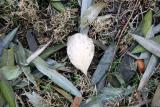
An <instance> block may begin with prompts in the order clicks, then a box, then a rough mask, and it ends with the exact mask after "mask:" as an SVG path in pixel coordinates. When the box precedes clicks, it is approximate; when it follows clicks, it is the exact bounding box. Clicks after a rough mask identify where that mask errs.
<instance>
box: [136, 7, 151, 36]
mask: <svg viewBox="0 0 160 107" xmlns="http://www.w3.org/2000/svg"><path fill="white" fill-rule="evenodd" d="M151 25H152V10H151V9H150V10H148V11H147V13H146V14H145V15H144V18H143V19H142V21H141V23H140V25H139V26H138V28H137V31H136V32H139V33H142V35H143V36H144V37H146V34H147V32H148V31H149V29H150V27H151Z"/></svg>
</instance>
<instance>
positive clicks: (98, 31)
mask: <svg viewBox="0 0 160 107" xmlns="http://www.w3.org/2000/svg"><path fill="white" fill-rule="evenodd" d="M40 1H41V2H44V4H40ZM100 1H104V2H105V3H108V4H109V6H108V7H106V8H105V9H104V10H103V11H102V12H101V13H100V15H106V14H109V15H111V16H112V17H110V18H108V19H106V20H105V21H104V22H103V23H100V22H97V21H95V22H94V23H92V24H91V25H90V30H89V37H91V38H93V39H96V40H98V41H100V42H101V43H102V44H103V45H107V46H108V45H110V44H111V42H113V41H114V42H116V43H117V41H119V40H120V43H119V45H118V48H119V50H118V52H117V55H116V57H115V59H114V61H113V63H112V65H111V68H110V70H109V71H110V73H112V72H116V71H118V69H119V65H120V64H121V58H122V55H121V54H120V53H119V52H123V50H124V51H126V50H129V49H130V47H132V45H133V40H132V38H130V37H129V35H128V34H127V32H128V30H129V29H130V26H129V25H128V26H127V27H126V29H124V33H123V35H122V37H121V38H119V35H120V34H119V31H121V30H122V29H123V28H124V25H125V24H126V23H127V20H128V19H129V16H130V14H131V10H133V6H134V4H135V1H136V0H133V1H123V0H122V2H120V1H106V0H96V2H100ZM49 3H50V2H49V1H47V2H45V1H44V0H21V2H20V4H19V5H18V4H17V3H16V0H13V1H12V2H5V3H4V4H3V5H2V1H0V8H1V10H0V34H3V33H5V32H8V31H9V30H10V29H12V28H13V27H15V26H17V25H20V29H19V32H18V34H17V38H18V39H19V40H20V41H21V42H22V43H23V45H24V46H25V48H28V46H27V45H26V39H25V35H26V32H27V30H28V29H33V30H35V31H36V32H37V33H36V38H37V40H38V42H39V44H40V45H43V44H45V43H47V41H48V40H49V39H50V38H51V37H53V43H52V45H53V46H54V45H56V44H62V43H66V41H67V38H68V36H70V35H71V34H72V33H74V32H78V25H79V19H80V17H79V15H80V11H79V8H80V7H79V6H78V2H77V0H70V1H69V2H67V1H66V2H64V6H65V7H66V8H67V10H66V11H64V12H61V13H59V12H57V11H56V10H55V9H54V8H52V7H51V6H49V5H48V4H49ZM151 4H152V3H150V2H148V4H147V3H145V5H143V4H141V3H140V4H139V6H137V7H136V10H135V12H134V14H133V16H132V18H131V22H132V21H133V20H132V19H134V20H135V21H133V23H135V25H136V26H137V24H138V23H139V19H141V18H142V15H141V14H140V15H137V13H142V12H143V11H146V10H147V9H148V8H152V6H151ZM129 24H132V23H130V22H129ZM133 27H134V26H133ZM65 51H66V50H65V49H64V50H61V51H58V52H56V53H55V54H53V55H52V56H51V57H50V58H52V59H56V60H57V61H58V62H62V63H66V67H67V68H69V69H70V70H71V72H65V71H59V72H60V73H61V74H62V75H64V76H65V77H67V78H68V79H69V80H70V81H72V82H73V83H74V85H75V86H76V87H77V88H78V89H79V90H80V91H81V92H82V93H83V97H84V99H83V100H86V99H88V98H89V97H91V96H93V95H96V93H97V92H96V90H95V87H94V86H92V85H91V82H90V79H91V76H92V74H93V72H94V70H95V69H96V66H97V64H98V62H99V58H100V56H101V55H103V51H102V50H101V49H99V48H97V47H96V54H95V59H94V60H95V62H94V63H93V64H92V65H91V68H90V69H91V70H90V71H89V73H88V74H89V75H88V78H87V77H85V76H84V75H83V74H82V73H80V71H79V70H77V69H76V68H75V67H73V66H72V65H71V64H70V62H69V60H68V59H67V56H66V52H65ZM63 59H65V60H63ZM20 78H21V79H26V78H25V77H24V76H22V77H20ZM139 79H140V74H138V73H137V75H136V76H135V77H134V78H133V79H132V80H131V81H130V82H129V83H130V85H137V84H138V82H139ZM157 81H159V78H158V79H157V77H155V78H152V80H150V81H149V83H148V85H147V86H148V89H149V91H150V92H152V94H151V96H152V95H153V92H154V91H155V89H156V86H157ZM54 86H55V84H53V83H51V81H50V80H48V78H46V77H43V79H41V80H39V84H38V87H34V86H32V85H28V86H26V87H24V88H23V89H19V90H16V89H15V90H14V91H15V93H16V95H17V97H18V98H19V99H21V100H22V102H24V103H25V104H26V105H28V107H30V104H29V102H28V99H27V98H26V97H25V96H23V93H24V92H25V91H26V90H27V91H36V92H38V94H40V95H41V96H42V97H43V98H44V99H45V100H46V101H47V102H48V103H49V104H51V105H52V106H53V107H54V106H57V107H63V106H66V107H69V105H70V102H69V101H67V100H66V99H65V98H64V97H63V96H62V95H61V94H59V93H58V92H57V91H56V90H54V89H53V88H52V87H54ZM125 100H127V101H126V102H128V99H125ZM124 102H125V101H124ZM19 103H20V101H19Z"/></svg>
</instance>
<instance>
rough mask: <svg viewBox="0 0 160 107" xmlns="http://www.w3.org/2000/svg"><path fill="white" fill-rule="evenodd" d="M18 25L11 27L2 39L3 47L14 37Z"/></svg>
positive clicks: (7, 45) (6, 46)
mask: <svg viewBox="0 0 160 107" xmlns="http://www.w3.org/2000/svg"><path fill="white" fill-rule="evenodd" d="M18 28H19V26H18V27H16V28H15V29H13V30H12V31H11V32H9V33H8V34H7V35H6V36H5V38H4V39H3V47H5V48H8V47H9V44H10V42H11V41H12V40H13V38H14V37H15V35H16V33H17V31H18Z"/></svg>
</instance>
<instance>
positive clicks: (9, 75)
mask: <svg viewBox="0 0 160 107" xmlns="http://www.w3.org/2000/svg"><path fill="white" fill-rule="evenodd" d="M0 71H1V73H3V75H4V76H5V77H6V79H7V80H12V79H16V78H17V77H18V76H19V75H20V74H21V73H22V72H21V71H20V68H19V67H18V66H4V67H2V68H1V69H0Z"/></svg>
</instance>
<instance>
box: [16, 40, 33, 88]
mask: <svg viewBox="0 0 160 107" xmlns="http://www.w3.org/2000/svg"><path fill="white" fill-rule="evenodd" d="M17 42H18V45H14V48H15V50H17V51H15V57H16V61H17V64H19V67H20V70H21V72H23V73H24V74H25V76H26V77H27V79H28V80H29V81H30V82H32V83H33V84H34V85H36V81H35V78H34V76H33V75H32V74H31V69H30V66H26V65H27V62H26V58H27V56H26V53H25V50H24V48H23V46H22V44H21V43H20V42H19V41H18V40H17Z"/></svg>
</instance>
